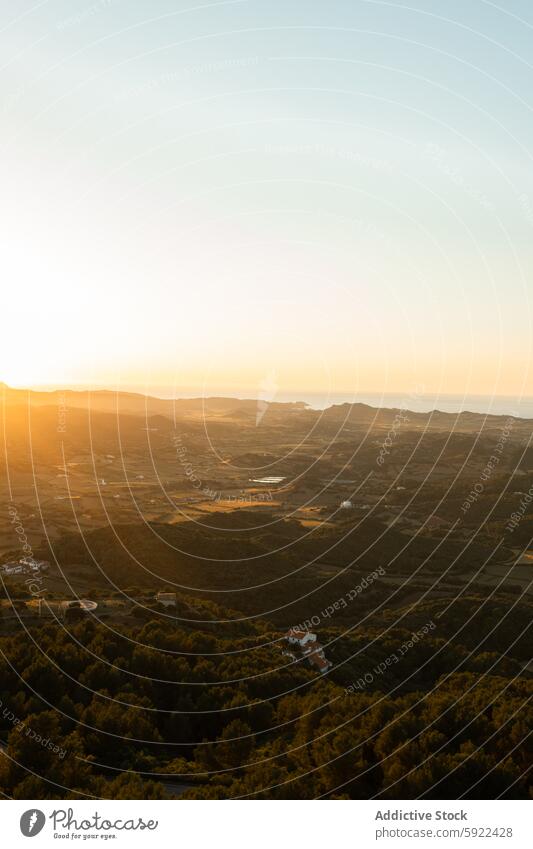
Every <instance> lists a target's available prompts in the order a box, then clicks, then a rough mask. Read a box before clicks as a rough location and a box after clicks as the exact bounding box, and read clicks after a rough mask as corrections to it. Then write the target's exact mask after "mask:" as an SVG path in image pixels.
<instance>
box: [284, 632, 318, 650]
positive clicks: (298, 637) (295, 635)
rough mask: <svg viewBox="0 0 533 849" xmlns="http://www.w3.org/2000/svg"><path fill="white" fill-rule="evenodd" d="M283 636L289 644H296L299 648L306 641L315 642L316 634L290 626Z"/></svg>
mask: <svg viewBox="0 0 533 849" xmlns="http://www.w3.org/2000/svg"><path fill="white" fill-rule="evenodd" d="M285 636H286V639H287V640H288V642H289V644H290V645H291V646H296V645H298V646H300V648H303V647H304V646H306V645H307V644H308V643H314V642H316V634H312V633H311V631H304V630H303V628H290V629H289V630H288V631H287V633H286V635H285Z"/></svg>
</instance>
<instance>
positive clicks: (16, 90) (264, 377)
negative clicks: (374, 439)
mask: <svg viewBox="0 0 533 849" xmlns="http://www.w3.org/2000/svg"><path fill="white" fill-rule="evenodd" d="M532 37H533V8H532V7H531V4H530V3H528V2H525V0H510V2H506V3H505V5H504V6H503V5H502V6H501V7H500V6H499V5H498V4H497V3H492V2H484V1H483V0H471V2H469V3H467V4H465V3H464V2H456V0H451V2H448V3H446V4H442V3H441V2H436V0H413V2H412V3H409V2H406V3H405V4H404V3H399V2H393V1H392V2H377V0H350V1H349V2H344V0H337V1H336V2H335V0H333V2H329V3H318V2H309V0H283V2H282V1H281V0H232V1H231V2H211V3H208V2H193V0H183V2H182V0H128V2H126V0H96V2H93V0H84V2H80V0H68V2H65V1H64V0H44V1H43V0H41V1H40V2H28V0H18V2H17V3H16V4H13V3H11V2H0V57H1V59H0V64H1V67H2V73H1V75H0V78H1V80H2V84H1V86H2V87H1V91H0V148H1V151H2V152H1V157H0V163H1V164H0V185H1V194H0V218H1V221H0V224H1V231H2V240H1V242H2V244H1V247H0V263H1V266H0V268H1V276H2V280H3V291H4V297H3V299H2V327H1V330H2V332H1V338H0V380H4V381H5V382H7V383H8V384H10V385H13V386H53V385H76V386H82V385H91V386H113V387H116V386H123V387H128V388H138V389H140V390H142V391H151V392H153V393H154V394H164V395H172V394H176V395H183V394H200V393H202V394H210V395H213V394H228V393H229V394H240V395H243V394H246V395H253V396H258V395H259V396H264V397H267V398H268V397H270V396H272V395H274V394H275V393H280V394H288V395H290V394H291V393H292V395H293V396H294V397H298V395H302V397H303V396H305V394H306V393H312V392H318V393H320V392H324V391H327V392H329V393H331V395H332V396H334V395H335V393H341V392H344V393H346V392H349V393H353V394H354V395H357V393H368V392H384V393H405V394H406V395H407V396H409V395H413V396H414V395H416V394H417V393H420V392H426V393H434V394H440V393H452V394H454V393H455V394H461V395H472V394H487V395H509V396H520V395H522V394H524V395H533V377H532V373H531V369H530V361H531V343H532V296H533V287H532V286H531V280H532V254H533V247H532V246H533V239H532V235H533V168H532V165H533V149H532V139H533V109H532V106H533V98H532V92H533V57H532V55H531V40H532Z"/></svg>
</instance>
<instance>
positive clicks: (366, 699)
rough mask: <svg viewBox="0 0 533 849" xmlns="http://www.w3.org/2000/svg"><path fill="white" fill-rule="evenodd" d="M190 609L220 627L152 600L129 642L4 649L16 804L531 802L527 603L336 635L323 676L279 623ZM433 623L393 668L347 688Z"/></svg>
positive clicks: (377, 624) (25, 644)
mask: <svg viewBox="0 0 533 849" xmlns="http://www.w3.org/2000/svg"><path fill="white" fill-rule="evenodd" d="M180 601H181V604H182V605H183V607H184V608H185V605H194V607H195V609H196V610H197V612H198V613H199V618H200V617H201V618H202V620H209V619H212V621H211V622H209V621H204V624H200V623H197V624H194V625H192V624H191V623H189V624H188V625H187V624H185V623H183V622H180V623H179V624H177V623H176V624H175V623H171V622H170V623H169V618H168V614H167V613H166V612H165V611H164V610H163V609H162V608H159V607H158V606H157V605H156V606H154V609H152V610H147V611H145V612H144V614H143V617H144V618H145V620H146V621H145V622H141V623H139V624H135V625H133V627H131V628H122V629H121V633H118V631H117V630H112V629H110V627H109V625H105V624H104V623H101V622H98V621H96V620H94V619H89V618H83V619H79V620H78V621H67V622H65V623H63V622H61V623H52V622H50V623H48V624H44V625H41V626H40V627H36V628H32V629H31V631H25V630H23V628H22V627H21V626H18V627H15V628H14V630H13V632H12V633H11V634H10V635H9V636H4V637H2V638H1V639H0V649H1V651H2V655H3V657H4V659H5V662H4V663H3V664H2V665H1V666H0V692H1V693H2V694H3V695H2V698H3V704H2V709H1V710H0V722H1V734H0V736H1V738H2V739H3V740H5V741H6V743H7V748H6V754H7V757H3V758H1V759H0V788H1V790H2V792H3V793H4V794H5V795H6V796H10V797H14V798H65V797H69V798H83V797H86V796H96V797H114V798H132V797H133V798H164V797H165V796H168V795H172V794H173V789H172V788H173V787H175V785H180V790H179V795H181V797H182V798H235V797H250V798H297V799H302V798H303V799H308V798H316V797H321V796H327V797H329V798H368V797H373V796H378V797H382V798H417V797H419V796H426V797H428V798H458V797H462V796H465V797H467V798H477V797H481V798H487V797H488V798H492V797H496V796H503V797H508V798H524V797H527V796H528V795H529V793H530V784H529V779H528V767H529V766H530V765H531V755H532V751H531V747H530V745H529V743H528V737H529V733H530V728H531V723H532V720H533V715H532V710H531V704H530V700H531V696H532V694H533V681H532V679H531V677H530V676H529V675H527V676H524V675H523V674H521V673H522V672H523V670H522V667H523V662H524V658H526V657H527V649H528V641H527V629H528V625H529V623H530V622H531V604H530V603H525V602H523V601H521V602H520V601H518V602H517V599H514V602H513V603H510V602H511V598H510V596H505V595H503V596H501V597H496V598H495V599H494V600H493V601H491V602H490V603H489V604H487V603H486V600H484V599H483V598H482V597H480V596H476V595H471V596H468V597H465V598H463V599H461V600H459V601H457V602H455V603H454V604H452V606H451V607H450V608H449V609H448V610H447V612H446V616H442V618H441V614H442V612H443V610H444V608H445V607H446V606H447V605H448V604H449V600H444V601H441V602H431V603H427V604H426V605H421V606H420V605H419V606H417V609H416V615H415V614H413V613H412V612H411V611H409V609H408V608H406V609H405V610H404V611H402V612H401V615H400V616H398V612H397V611H396V612H394V614H393V613H392V612H391V611H387V610H385V611H383V612H382V614H381V615H380V616H374V617H373V620H372V622H371V623H370V624H369V625H368V626H366V627H364V628H363V627H354V628H349V629H346V628H343V629H339V628H336V627H333V626H332V625H331V623H329V625H328V624H325V625H324V626H323V627H321V628H320V629H318V630H319V633H320V639H321V641H322V643H323V645H324V646H325V647H326V651H327V654H328V656H329V657H330V658H331V660H332V662H333V668H332V669H331V670H330V672H329V674H328V675H326V676H320V675H319V674H317V673H316V672H315V671H314V670H312V669H311V668H310V667H309V666H307V665H306V664H304V663H302V662H301V661H299V662H296V663H295V662H293V661H291V660H290V658H287V657H286V656H284V655H283V654H282V651H281V648H282V645H283V643H282V640H281V637H282V632H280V631H279V630H276V629H275V628H274V627H273V626H272V625H271V624H269V623H267V622H265V621H262V620H255V621H252V620H249V621H248V622H244V623H243V622H242V621H235V619H234V617H235V616H236V614H235V611H229V610H224V609H222V608H220V607H218V606H216V605H215V604H213V603H210V602H201V603H200V602H198V601H197V600H192V599H187V598H185V597H184V598H181V599H180ZM513 604H514V606H513ZM511 608H512V615H506V614H507V613H509V611H510V609H511ZM469 620H470V621H469ZM429 621H431V622H433V623H434V624H435V627H434V628H433V629H431V630H430V631H428V633H427V634H426V635H425V636H424V637H423V638H422V639H420V640H419V641H417V642H416V643H415V644H414V645H413V646H412V648H411V649H410V650H409V651H408V652H407V653H406V654H405V655H404V656H403V657H401V658H400V661H399V662H398V663H397V664H394V665H393V666H390V667H388V668H387V669H386V671H384V672H383V673H382V674H378V673H376V672H375V671H374V674H373V675H372V677H373V680H372V682H371V683H370V684H366V683H365V684H364V685H363V686H360V687H359V688H357V686H355V687H354V682H357V681H358V680H359V681H361V680H362V679H364V676H365V673H369V672H370V671H371V670H376V669H379V668H381V667H380V664H381V665H382V666H383V665H385V666H386V660H387V658H388V657H390V656H391V655H392V654H394V653H398V652H399V651H400V650H401V646H402V645H406V643H407V642H408V641H409V638H410V636H412V634H413V632H416V631H417V630H418V629H420V627H421V626H422V625H423V624H424V623H425V622H429ZM398 623H399V624H398ZM466 623H468V625H466ZM496 623H499V624H498V625H497V627H496V628H495V629H494V630H493V626H494V625H495V624H496ZM452 638H453V639H452ZM450 640H452V641H451V642H450ZM369 677H370V676H369V675H368V674H367V678H369ZM13 717H14V718H13ZM22 723H23V727H21V726H22ZM28 729H31V731H30V732H28ZM37 734H39V735H40V736H41V737H42V738H43V742H42V743H39V742H36V740H35V737H36V735H37ZM53 747H56V751H53ZM58 748H59V749H60V750H61V751H60V754H58V753H57V749H58ZM61 752H63V754H61ZM184 788H185V789H184Z"/></svg>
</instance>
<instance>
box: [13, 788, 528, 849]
mask: <svg viewBox="0 0 533 849" xmlns="http://www.w3.org/2000/svg"><path fill="white" fill-rule="evenodd" d="M531 805H532V802H528V801H497V802H494V801H472V802H456V801H452V802H450V801H432V802H425V801H424V802H380V801H365V800H361V801H337V802H327V801H302V802H293V801H279V802H274V801H273V802H263V801H235V802H226V801H224V802H223V801H188V802H187V801H183V802H182V801H179V800H168V801H110V800H104V801H80V802H78V801H65V802H63V801H5V802H4V803H3V806H2V808H1V812H2V813H1V816H2V826H3V828H2V840H1V844H2V846H6V847H9V848H10V849H11V847H14V846H28V843H29V841H30V840H31V839H33V838H35V844H32V845H34V846H35V849H37V847H45V846H52V845H53V846H56V847H57V846H60V845H62V844H64V843H65V842H66V841H70V843H69V844H68V845H69V846H70V845H72V843H78V844H79V845H82V844H83V845H88V844H91V845H99V846H101V845H102V844H104V843H105V844H107V845H112V846H121V847H122V846H123V847H126V846H145V847H146V846H154V847H158V849H159V847H163V848H164V849H165V848H166V847H174V849H175V847H177V846H184V847H187V849H196V847H198V849H205V847H208V846H216V847H217V849H218V848H219V847H220V849H278V847H279V849H289V847H293V849H294V847H300V849H304V848H305V847H306V846H312V847H313V849H318V847H321V846H323V847H328V849H330V847H333V846H339V847H342V849H349V847H354V849H367V847H369V846H377V847H379V846H383V847H397V849H403V847H413V846H420V847H422V846H424V847H431V846H434V847H435V849H439V847H443V849H444V847H447V846H450V847H452V846H453V847H463V846H464V847H475V846H481V845H483V846H485V847H492V849H497V847H501V849H531V847H532V846H533V839H532V834H531V824H530V818H531V813H532V808H531Z"/></svg>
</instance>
